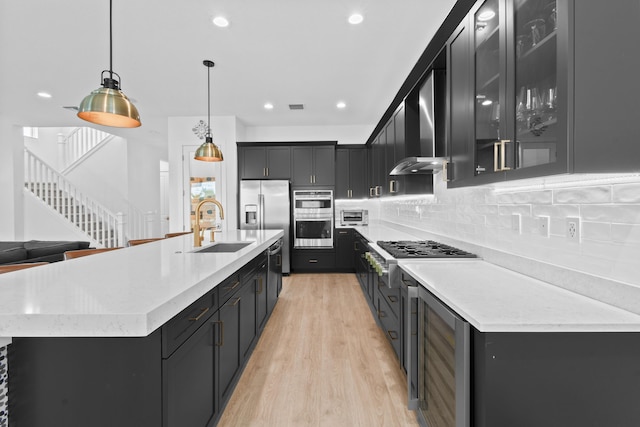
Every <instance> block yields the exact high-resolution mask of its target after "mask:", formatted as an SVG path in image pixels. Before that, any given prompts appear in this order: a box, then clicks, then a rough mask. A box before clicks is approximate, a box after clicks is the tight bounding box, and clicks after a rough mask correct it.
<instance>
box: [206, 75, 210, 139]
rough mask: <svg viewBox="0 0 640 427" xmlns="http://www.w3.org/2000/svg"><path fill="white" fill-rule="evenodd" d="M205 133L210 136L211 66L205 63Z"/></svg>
mask: <svg viewBox="0 0 640 427" xmlns="http://www.w3.org/2000/svg"><path fill="white" fill-rule="evenodd" d="M207 135H208V136H211V67H209V66H208V65H207Z"/></svg>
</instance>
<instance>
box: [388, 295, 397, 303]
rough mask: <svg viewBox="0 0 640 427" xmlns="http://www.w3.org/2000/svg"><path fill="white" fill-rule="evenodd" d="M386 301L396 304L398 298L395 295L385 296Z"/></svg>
mask: <svg viewBox="0 0 640 427" xmlns="http://www.w3.org/2000/svg"><path fill="white" fill-rule="evenodd" d="M387 299H389V301H391V302H398V297H397V296H395V295H387Z"/></svg>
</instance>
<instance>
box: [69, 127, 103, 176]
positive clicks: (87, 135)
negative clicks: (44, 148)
mask: <svg viewBox="0 0 640 427" xmlns="http://www.w3.org/2000/svg"><path fill="white" fill-rule="evenodd" d="M61 138H62V140H59V141H58V143H59V144H60V145H61V152H60V156H61V157H60V164H61V165H62V172H61V173H62V175H66V174H67V173H68V172H69V171H71V170H72V169H73V168H75V167H76V166H77V165H79V164H81V163H82V161H83V160H84V158H85V157H86V156H89V155H91V153H94V152H95V149H96V148H97V147H98V146H100V145H102V144H105V143H107V142H109V141H110V140H112V139H113V138H114V136H113V135H111V134H109V133H107V132H103V131H101V130H98V129H94V128H90V127H79V128H75V129H74V130H73V131H71V133H70V134H69V135H68V136H66V137H62V136H61Z"/></svg>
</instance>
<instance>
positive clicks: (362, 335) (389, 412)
mask: <svg viewBox="0 0 640 427" xmlns="http://www.w3.org/2000/svg"><path fill="white" fill-rule="evenodd" d="M406 405H407V391H406V378H405V377H404V373H403V372H402V370H401V368H400V366H399V364H398V361H397V359H396V357H395V355H394V353H393V349H392V348H391V346H390V345H389V343H388V342H387V341H386V339H385V337H384V335H383V333H382V331H381V330H380V328H378V327H377V325H376V323H375V321H374V320H373V316H372V315H371V312H370V310H369V307H368V306H367V302H366V300H365V299H364V295H363V293H362V290H361V289H360V285H359V284H358V281H357V279H356V277H355V275H354V274H292V275H291V276H289V277H284V280H283V288H282V293H281V294H280V299H279V301H278V304H277V305H276V308H275V310H274V311H273V314H272V315H271V318H270V320H269V322H268V323H267V326H266V327H265V330H264V332H263V333H262V336H261V337H260V341H259V342H258V344H257V346H256V348H255V350H254V352H253V355H252V356H251V359H250V360H249V362H248V364H247V367H246V368H245V370H244V372H243V374H242V377H241V378H240V381H239V383H238V385H237V387H236V389H235V391H234V393H233V395H232V396H231V399H230V401H229V403H228V405H227V407H226V409H225V411H224V413H223V415H222V418H221V420H220V423H219V424H218V425H219V426H223V427H228V426H277V427H286V426H296V427H297V426H332V427H333V426H338V427H340V426H349V427H353V426H366V427H369V426H394V427H395V426H417V425H418V424H417V422H416V419H415V415H414V413H413V412H411V411H409V410H407V409H406Z"/></svg>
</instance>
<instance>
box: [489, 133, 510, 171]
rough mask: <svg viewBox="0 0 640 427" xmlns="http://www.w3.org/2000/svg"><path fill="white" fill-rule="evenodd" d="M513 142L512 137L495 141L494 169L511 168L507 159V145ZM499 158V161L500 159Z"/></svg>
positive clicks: (505, 169)
mask: <svg viewBox="0 0 640 427" xmlns="http://www.w3.org/2000/svg"><path fill="white" fill-rule="evenodd" d="M509 142H511V140H510V139H501V140H500V141H498V142H494V143H493V171H494V172H502V171H508V170H510V169H511V168H510V167H507V164H506V163H507V161H506V157H507V155H506V151H507V149H506V145H507V143H509ZM498 159H499V161H498Z"/></svg>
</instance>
